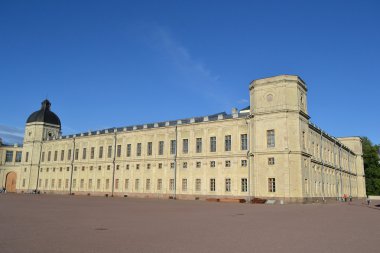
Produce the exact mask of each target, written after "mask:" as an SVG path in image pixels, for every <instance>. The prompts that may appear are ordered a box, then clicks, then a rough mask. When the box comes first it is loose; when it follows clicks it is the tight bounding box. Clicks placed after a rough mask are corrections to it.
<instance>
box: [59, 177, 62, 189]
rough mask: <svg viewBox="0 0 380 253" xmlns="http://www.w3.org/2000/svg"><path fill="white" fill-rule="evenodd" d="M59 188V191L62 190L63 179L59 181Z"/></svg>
mask: <svg viewBox="0 0 380 253" xmlns="http://www.w3.org/2000/svg"><path fill="white" fill-rule="evenodd" d="M58 188H59V189H61V188H62V179H58Z"/></svg>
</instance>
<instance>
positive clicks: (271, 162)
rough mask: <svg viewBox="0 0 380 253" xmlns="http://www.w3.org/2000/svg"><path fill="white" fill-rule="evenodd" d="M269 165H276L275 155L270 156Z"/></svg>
mask: <svg viewBox="0 0 380 253" xmlns="http://www.w3.org/2000/svg"><path fill="white" fill-rule="evenodd" d="M268 165H274V157H269V158H268Z"/></svg>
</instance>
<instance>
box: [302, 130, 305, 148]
mask: <svg viewBox="0 0 380 253" xmlns="http://www.w3.org/2000/svg"><path fill="white" fill-rule="evenodd" d="M302 148H303V149H305V148H306V138H305V131H303V132H302Z"/></svg>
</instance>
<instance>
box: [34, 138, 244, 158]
mask: <svg viewBox="0 0 380 253" xmlns="http://www.w3.org/2000/svg"><path fill="white" fill-rule="evenodd" d="M216 142H217V140H216V137H215V136H212V137H210V149H209V151H210V152H216V150H217V148H216V147H217V145H216ZM202 143H203V142H202V138H196V140H195V152H196V153H202V152H203V144H202ZM231 143H232V140H231V135H226V136H225V140H224V151H231V145H232V144H231ZM164 144H165V143H164V141H159V142H158V155H163V154H164V146H165V145H164ZM112 149H113V147H112V145H109V146H108V147H107V158H112V157H113V152H112ZM240 149H241V150H248V137H247V134H241V135H240ZM71 152H72V150H71V149H69V150H68V152H67V160H71V158H72V157H71V155H72V154H71ZM87 152H88V151H87V148H83V149H82V159H83V160H85V159H87ZM103 153H104V150H103V146H100V147H99V150H98V158H99V159H101V158H103ZM121 153H122V146H121V145H117V146H116V157H121ZM182 153H183V154H187V153H189V139H182ZM146 154H147V155H148V156H151V155H152V154H153V143H152V142H148V143H147V153H146ZM170 154H172V155H174V154H177V141H176V140H171V141H170ZM53 155H54V157H53V160H54V161H57V160H58V151H54V154H53ZM141 155H142V143H137V145H136V156H141ZM51 156H52V152H51V151H48V152H47V161H51V160H52V157H51ZM126 156H127V157H131V156H132V144H127V146H126ZM64 158H65V151H64V150H61V153H60V160H61V161H63V160H64ZM94 158H95V147H91V148H90V159H94ZM74 159H75V160H78V159H79V149H78V148H77V149H75V151H74ZM41 161H42V162H44V161H45V152H42V155H41Z"/></svg>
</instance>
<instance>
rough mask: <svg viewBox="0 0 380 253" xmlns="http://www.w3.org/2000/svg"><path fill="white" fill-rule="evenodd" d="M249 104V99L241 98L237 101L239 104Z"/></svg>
mask: <svg viewBox="0 0 380 253" xmlns="http://www.w3.org/2000/svg"><path fill="white" fill-rule="evenodd" d="M248 102H249V100H248V99H245V98H241V99H239V100H238V101H237V103H238V104H247V103H248Z"/></svg>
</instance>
